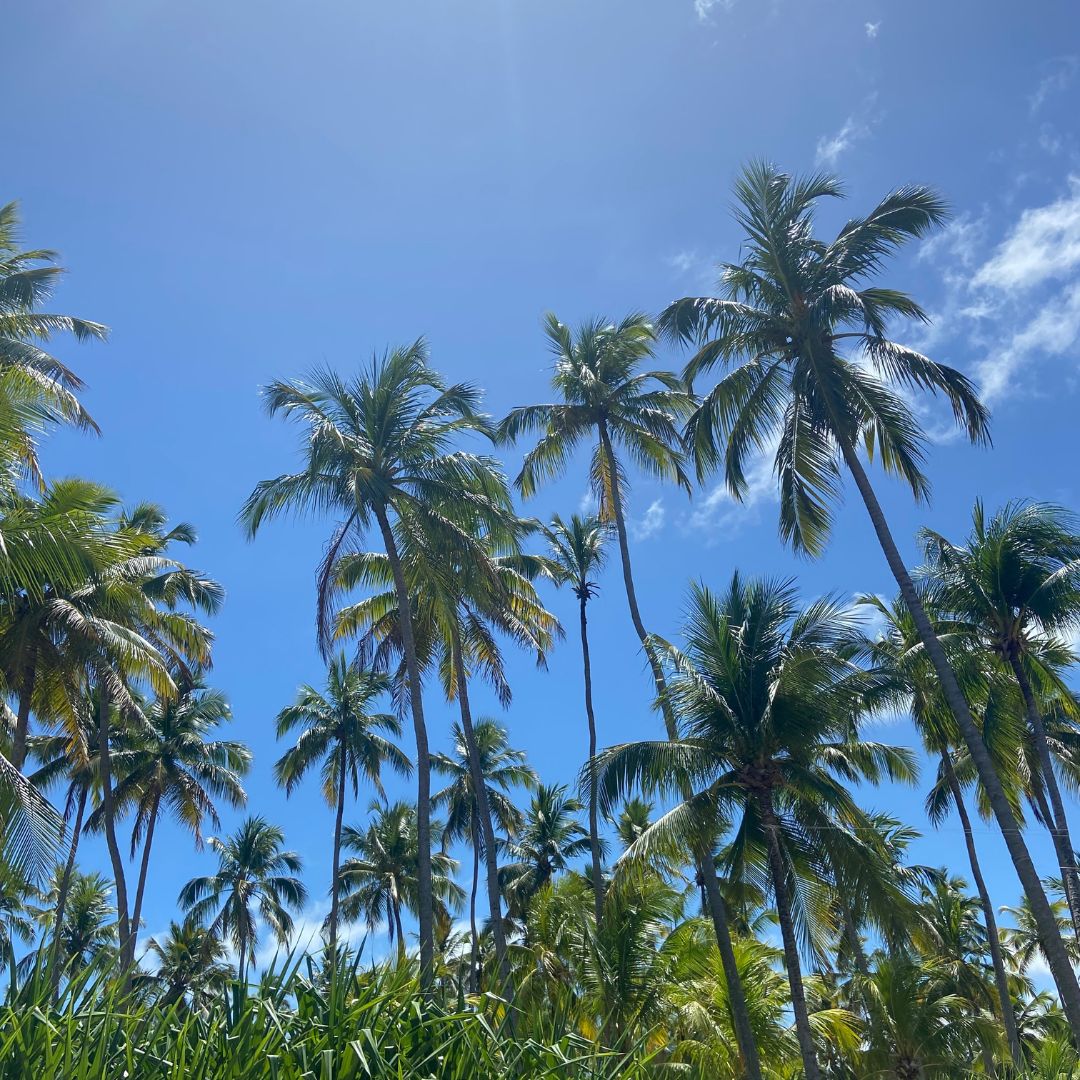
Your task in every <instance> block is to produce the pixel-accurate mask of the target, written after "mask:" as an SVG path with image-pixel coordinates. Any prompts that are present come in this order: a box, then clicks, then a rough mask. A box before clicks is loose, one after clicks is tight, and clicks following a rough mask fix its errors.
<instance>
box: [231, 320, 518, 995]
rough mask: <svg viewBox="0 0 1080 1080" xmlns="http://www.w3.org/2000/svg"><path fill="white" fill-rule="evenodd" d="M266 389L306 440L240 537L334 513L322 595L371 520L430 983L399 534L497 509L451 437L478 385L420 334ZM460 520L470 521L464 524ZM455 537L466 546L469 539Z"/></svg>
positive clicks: (264, 491)
mask: <svg viewBox="0 0 1080 1080" xmlns="http://www.w3.org/2000/svg"><path fill="white" fill-rule="evenodd" d="M265 394H266V406H267V410H268V411H269V412H270V414H271V415H277V414H283V415H284V416H285V417H286V418H289V419H293V420H296V421H297V422H299V423H300V424H301V425H303V426H304V428H305V429H306V431H307V443H306V447H305V450H304V463H303V466H302V468H301V470H300V471H299V472H296V473H291V474H285V475H282V476H278V477H276V478H274V479H271V480H264V481H262V482H261V483H259V484H258V485H257V486H256V488H255V490H254V491H253V492H252V493H251V495H250V496H249V497H248V500H247V502H246V503H245V504H244V507H243V510H242V511H241V515H240V516H241V520H242V522H243V523H244V526H245V528H246V529H247V531H248V533H249V535H252V536H253V535H254V534H255V533H256V532H257V531H258V529H259V527H260V526H261V525H262V523H263V522H264V521H265V520H267V519H268V518H270V517H274V516H277V515H280V514H282V513H285V512H288V511H295V512H303V511H320V512H321V511H330V512H332V513H336V514H338V515H339V516H340V518H339V522H338V525H337V528H336V529H335V532H334V535H333V538H332V539H331V542H330V545H329V547H328V549H327V553H326V557H325V559H324V562H323V573H322V575H321V583H320V590H319V591H320V593H322V592H324V591H325V589H326V587H327V585H328V581H329V575H330V572H331V571H332V569H333V567H334V566H335V564H336V562H337V559H338V555H339V553H340V552H341V551H342V549H343V545H345V544H346V543H347V542H357V541H359V539H360V538H362V536H363V534H364V533H365V532H366V531H367V530H368V528H369V526H370V525H372V524H374V525H375V526H376V527H377V528H378V531H379V534H380V537H381V539H382V542H383V546H384V549H385V551H386V556H387V559H388V561H389V563H390V569H391V573H392V577H393V581H394V590H395V594H396V597H397V606H398V610H399V611H400V612H401V615H402V618H401V641H402V651H403V653H404V658H405V668H406V674H407V683H408V695H409V704H410V711H411V713H412V720H413V727H414V730H415V734H416V775H417V804H416V805H417V830H418V833H417V836H418V845H419V868H418V871H419V884H418V887H419V921H420V968H421V979H422V981H423V983H424V986H425V988H430V985H431V979H432V972H433V969H432V964H433V961H434V948H435V945H434V942H435V939H434V923H433V912H434V909H433V895H432V883H431V874H432V870H431V823H430V807H429V804H430V798H431V762H430V755H429V750H428V734H427V725H426V723H425V720H424V705H423V697H422V688H421V679H420V664H419V661H418V659H417V652H416V642H415V633H416V626H415V621H414V618H413V613H412V606H411V596H410V590H409V585H408V582H407V580H406V574H405V570H404V568H403V566H402V561H401V557H400V554H399V549H400V540H401V537H403V536H408V535H410V533H412V532H415V531H417V530H424V531H426V532H428V533H430V534H432V535H438V536H439V537H440V543H441V545H442V547H443V549H444V550H445V551H457V550H458V549H459V548H460V547H461V546H462V543H463V536H464V537H468V536H469V535H476V534H478V533H479V532H480V531H481V530H482V527H483V525H484V524H485V522H487V521H488V520H489V519H490V518H492V517H495V518H497V517H499V516H500V515H501V513H502V508H501V507H499V506H497V505H496V503H493V501H492V498H491V496H492V495H493V494H494V495H495V499H496V502H497V498H498V496H497V493H493V492H492V491H490V490H489V489H488V488H486V486H485V485H487V484H488V483H489V482H490V479H491V476H492V471H493V470H492V468H491V463H490V462H489V461H488V460H487V459H485V458H482V457H479V456H477V455H474V454H469V453H465V452H463V451H461V450H456V449H454V446H453V443H454V439H455V438H456V436H457V435H458V433H460V432H464V431H485V430H486V421H485V420H484V418H483V417H482V416H481V415H480V414H479V412H478V411H477V409H478V406H479V394H478V392H477V391H476V390H475V389H474V388H473V387H472V386H469V385H467V384H456V385H447V384H446V383H445V382H444V380H443V379H442V378H441V377H440V376H439V375H438V374H437V373H436V372H435V371H434V370H433V369H432V367H431V366H430V364H429V363H428V349H427V345H426V344H425V343H424V341H423V340H418V341H416V342H414V343H413V344H412V345H408V346H405V347H403V348H398V349H395V350H393V351H392V352H390V353H388V354H386V355H384V356H382V357H375V358H374V359H373V360H372V362H371V364H370V365H369V367H368V368H367V369H366V371H364V372H363V374H362V375H360V376H359V377H358V378H356V379H354V380H352V381H351V382H346V381H344V380H343V379H341V378H340V377H338V376H337V375H335V374H333V373H332V372H330V371H318V372H315V373H314V374H313V375H312V376H311V377H310V379H309V380H308V381H307V382H275V383H272V384H271V385H270V386H268V387H267V388H266V391H265ZM451 508H452V510H453V513H452V514H451V515H450V516H449V517H448V516H447V512H448V511H449V510H451ZM463 522H468V523H470V524H473V525H475V526H476V527H475V528H472V529H468V530H466V531H465V532H464V533H463V532H462V530H461V525H462V523H463ZM395 524H396V527H397V532H395ZM464 546H465V548H466V552H467V549H468V547H469V544H468V543H467V542H465V543H464ZM319 612H320V621H321V622H322V623H323V625H322V626H321V637H322V639H323V642H324V647H325V645H326V643H327V642H328V639H329V624H328V619H329V611H328V608H327V605H326V604H325V603H324V602H322V599H320V603H319ZM324 620H325V621H324Z"/></svg>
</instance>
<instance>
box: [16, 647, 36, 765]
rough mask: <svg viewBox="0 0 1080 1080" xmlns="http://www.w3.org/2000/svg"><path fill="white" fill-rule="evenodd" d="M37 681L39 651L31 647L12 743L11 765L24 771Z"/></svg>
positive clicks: (20, 690) (20, 691)
mask: <svg viewBox="0 0 1080 1080" xmlns="http://www.w3.org/2000/svg"><path fill="white" fill-rule="evenodd" d="M36 681H37V649H35V648H33V647H32V646H31V648H30V655H29V656H27V658H26V666H25V667H24V668H23V679H22V686H21V687H20V689H19V711H18V713H17V714H16V717H15V735H14V737H13V739H12V743H11V764H12V765H14V766H15V768H16V769H20V770H21V769H22V767H23V764H24V763H25V761H26V743H27V740H28V739H29V737H30V706H31V704H32V703H33V700H34V684H35V682H36Z"/></svg>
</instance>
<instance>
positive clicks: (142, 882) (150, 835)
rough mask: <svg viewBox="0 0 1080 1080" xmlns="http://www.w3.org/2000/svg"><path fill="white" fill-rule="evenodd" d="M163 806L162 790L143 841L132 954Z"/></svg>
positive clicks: (132, 917)
mask: <svg viewBox="0 0 1080 1080" xmlns="http://www.w3.org/2000/svg"><path fill="white" fill-rule="evenodd" d="M160 806H161V792H160V791H159V792H158V793H157V794H156V795H155V796H154V805H153V806H152V807H151V808H150V820H149V821H148V822H147V823H146V840H145V841H144V843H143V853H142V865H141V866H140V867H139V884H138V885H137V886H136V888H135V907H134V909H133V910H132V912H131V955H132V958H134V956H135V948H136V945H137V944H138V940H139V921H140V920H141V919H142V905H143V893H144V891H145V890H146V872H147V870H148V869H149V867H150V848H151V847H152V846H153V843H154V826H155V825H157V817H158V808H159V807H160Z"/></svg>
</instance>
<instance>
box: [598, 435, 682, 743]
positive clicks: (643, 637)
mask: <svg viewBox="0 0 1080 1080" xmlns="http://www.w3.org/2000/svg"><path fill="white" fill-rule="evenodd" d="M599 432H600V443H601V445H602V446H603V449H604V457H605V458H607V465H608V471H609V474H610V476H611V513H612V516H613V517H614V519H615V533H616V535H617V536H618V539H619V558H620V559H621V561H622V572H623V584H624V585H625V587H626V601H627V603H628V604H629V606H630V621H631V622H632V623H633V624H634V630H636V631H637V636H638V640H639V641H640V642H641V647H642V648H643V649H644V650H645V658H646V659H647V660H648V661H649V668H650V670H651V671H652V676H653V682H654V683H655V684H656V696H657V698H658V699H659V701H660V709H661V711H662V713H663V716H664V726H665V728H666V729H667V735H668V738H669V739H674V738H675V737H676V735H677V732H676V729H675V717H674V714H673V713H672V711H671V706H670V704H669V703H668V700H667V695H666V693H665V690H666V689H667V685H666V683H665V681H664V672H663V669H662V668H661V667H660V661H659V660H658V659H657V657H656V654H655V653H654V652H653V649H652V647H651V645H650V643H649V632H648V631H647V630H646V629H645V624H644V623H643V622H642V621H641V611H640V609H639V608H638V602H637V590H636V589H635V588H634V573H633V570H632V568H631V566H630V544H629V541H628V540H627V538H626V518H625V516H624V513H623V505H622V491H621V490H620V488H619V475H618V472H617V469H616V462H615V451H614V450H613V449H612V446H611V437H610V435H608V430H607V425H606V424H605V423H604V422H603V421H601V422H600V424H599Z"/></svg>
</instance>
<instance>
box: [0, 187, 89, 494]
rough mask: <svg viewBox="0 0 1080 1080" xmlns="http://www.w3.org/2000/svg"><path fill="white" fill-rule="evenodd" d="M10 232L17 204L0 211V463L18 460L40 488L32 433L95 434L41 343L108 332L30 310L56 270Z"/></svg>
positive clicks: (72, 379) (50, 254) (64, 374)
mask: <svg viewBox="0 0 1080 1080" xmlns="http://www.w3.org/2000/svg"><path fill="white" fill-rule="evenodd" d="M18 228H19V210H18V206H17V205H16V204H15V203H7V204H6V205H5V206H0V458H2V459H3V461H4V463H5V465H7V464H10V463H12V462H13V461H14V462H18V463H19V464H20V465H21V466H22V467H23V468H24V469H25V470H26V471H27V472H28V473H29V474H30V475H31V476H32V477H33V478H34V479H36V480H37V481H38V482H39V483H40V476H41V474H40V469H39V467H38V460H37V451H36V436H37V435H38V434H39V433H40V432H41V431H42V430H43V429H44V428H46V427H49V426H52V425H53V424H56V423H69V424H74V425H76V426H77V427H80V428H83V429H85V430H90V431H97V430H98V429H97V425H96V424H95V423H94V421H93V420H92V419H91V417H90V415H89V413H87V412H86V410H85V409H84V408H83V407H82V405H81V404H80V403H79V400H78V397H77V396H76V394H77V392H78V391H79V390H81V389H82V388H83V383H82V380H81V379H80V378H79V377H78V376H77V375H76V374H75V373H74V372H73V371H72V370H71V369H70V368H68V367H67V366H66V365H65V364H63V363H62V362H61V361H60V360H58V359H57V358H56V357H55V356H52V355H51V354H50V353H49V352H47V351H46V349H45V346H46V345H47V344H48V343H49V342H50V340H51V339H52V338H53V336H54V335H56V334H71V335H73V336H74V337H75V338H76V340H78V341H86V340H94V339H97V340H104V339H105V337H106V336H107V334H108V330H107V328H106V327H104V326H102V325H101V323H96V322H90V321H88V320H86V319H79V318H76V317H75V316H73V315H60V314H56V313H53V312H43V311H39V310H38V308H39V306H40V305H41V304H42V303H44V302H45V301H46V300H48V299H49V297H50V296H51V295H52V292H53V289H54V288H55V286H56V283H57V281H58V280H59V279H60V276H61V275H62V274H63V272H64V271H63V268H62V267H60V266H58V265H57V258H58V256H57V254H56V252H54V251H49V250H47V249H44V248H39V249H36V250H30V251H24V250H21V249H20V245H19V240H18Z"/></svg>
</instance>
